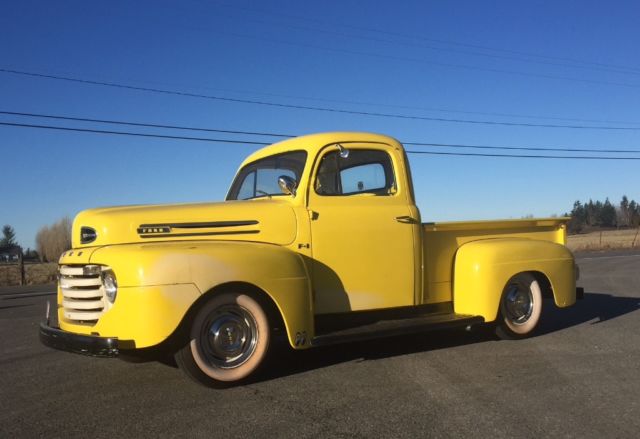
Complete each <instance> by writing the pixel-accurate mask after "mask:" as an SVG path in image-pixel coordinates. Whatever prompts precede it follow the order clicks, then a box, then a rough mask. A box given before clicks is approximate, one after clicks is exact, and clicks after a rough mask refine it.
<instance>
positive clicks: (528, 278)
mask: <svg viewBox="0 0 640 439" xmlns="http://www.w3.org/2000/svg"><path fill="white" fill-rule="evenodd" d="M541 314H542V292H541V290H540V284H538V281H537V280H536V278H535V277H534V276H533V275H532V274H531V273H520V274H517V275H515V276H513V277H512V278H511V279H510V280H509V282H507V285H506V286H505V288H504V290H503V292H502V298H501V300H500V316H499V318H498V325H497V326H496V334H497V335H498V336H499V337H500V338H503V339H516V338H524V337H526V336H528V335H530V334H531V333H532V332H533V330H534V329H535V328H536V326H537V325H538V321H539V320H540V315H541Z"/></svg>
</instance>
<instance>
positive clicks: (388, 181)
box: [315, 149, 395, 195]
mask: <svg viewBox="0 0 640 439" xmlns="http://www.w3.org/2000/svg"><path fill="white" fill-rule="evenodd" d="M394 189H395V178H394V175H393V166H392V164H391V158H390V157H389V155H388V154H387V153H386V152H384V151H377V150H362V149H356V150H351V151H349V157H347V158H342V157H340V155H339V151H331V152H330V153H328V154H326V155H325V156H324V157H323V158H322V160H321V162H320V166H319V168H318V173H317V176H316V182H315V190H316V193H317V194H319V195H355V194H360V193H373V194H376V195H391V194H392V193H393V190H394Z"/></svg>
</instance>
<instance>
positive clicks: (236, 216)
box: [72, 199, 296, 248]
mask: <svg viewBox="0 0 640 439" xmlns="http://www.w3.org/2000/svg"><path fill="white" fill-rule="evenodd" d="M295 237H296V217H295V213H294V211H293V209H292V208H291V206H290V205H289V204H288V203H286V202H285V201H282V200H269V199H258V200H249V201H225V202H221V203H202V204H174V205H147V206H122V207H108V208H98V209H90V210H85V211H82V212H80V213H79V214H78V215H77V216H76V218H75V220H74V222H73V231H72V246H73V248H82V247H95V246H103V245H113V244H127V243H140V242H157V241H177V240H180V241H184V240H236V241H240V240H241V241H257V242H267V243H272V244H279V245H287V244H290V243H292V242H293V240H294V239H295Z"/></svg>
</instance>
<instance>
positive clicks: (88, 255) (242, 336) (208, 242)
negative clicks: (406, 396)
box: [40, 133, 580, 386]
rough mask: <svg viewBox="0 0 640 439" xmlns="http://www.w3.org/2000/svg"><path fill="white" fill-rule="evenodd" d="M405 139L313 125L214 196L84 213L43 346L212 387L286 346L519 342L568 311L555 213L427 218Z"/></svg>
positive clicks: (565, 262) (561, 235) (561, 225)
mask: <svg viewBox="0 0 640 439" xmlns="http://www.w3.org/2000/svg"><path fill="white" fill-rule="evenodd" d="M412 185H413V183H412V180H411V172H410V169H409V163H408V161H407V158H406V154H405V151H404V148H403V147H402V145H401V144H400V143H399V142H398V141H396V140H395V139H393V138H390V137H387V136H383V135H377V134H370V133H323V134H316V135H310V136H303V137H299V138H294V139H289V140H285V141H283V142H280V143H277V144H274V145H271V146H268V147H266V148H263V149H261V150H259V151H256V152H255V153H253V154H252V155H250V156H249V157H248V158H247V159H246V160H245V161H244V162H243V163H242V165H241V166H240V169H239V170H238V173H237V175H236V177H235V179H234V181H233V183H232V184H231V187H230V189H229V193H228V195H227V197H226V200H225V201H224V202H221V203H202V204H187V205H159V206H124V207H116V208H103V209H92V210H87V211H84V212H81V213H80V214H79V215H78V216H77V217H76V219H75V221H74V226H73V249H72V250H70V251H67V252H65V253H64V254H63V255H62V256H61V258H60V282H59V287H58V308H57V311H58V312H57V320H58V324H57V325H56V324H54V323H51V322H49V321H48V322H45V323H43V324H42V325H41V328H40V336H41V340H42V341H43V342H44V343H45V344H47V345H48V346H51V347H54V348H58V349H63V350H67V351H72V352H78V353H85V354H89V355H97V356H115V355H118V354H119V353H120V352H122V351H127V352H135V351H136V350H141V349H149V348H157V349H164V350H169V351H171V352H172V353H173V354H174V355H175V358H176V361H177V362H178V364H179V365H180V367H181V368H182V369H183V370H184V371H185V372H186V373H187V375H188V376H190V377H191V378H193V379H195V380H196V381H198V382H200V383H203V384H205V385H210V386H226V385H229V384H235V383H239V382H243V381H244V380H246V379H249V378H250V377H251V376H253V375H254V374H255V373H256V372H257V371H259V369H260V368H261V367H262V366H263V365H264V364H265V363H266V360H267V359H268V356H269V352H270V351H271V350H272V347H273V344H274V341H275V340H276V338H277V335H278V334H283V335H284V338H286V340H287V341H288V343H289V345H290V346H291V347H292V348H293V349H305V348H310V347H313V346H317V345H323V344H333V343H344V342H350V341H355V340H360V339H364V338H372V337H379V336H384V335H394V334H403V333H408V332H415V331H426V330H428V329H434V328H442V327H454V326H471V325H477V324H482V323H491V322H495V324H496V326H497V332H498V334H499V335H501V336H503V337H505V338H519V337H524V336H528V335H530V334H531V333H533V331H534V330H535V327H536V325H537V323H538V321H539V318H540V315H541V314H542V298H543V297H550V298H553V301H554V303H555V304H556V305H557V306H560V307H565V306H570V305H572V304H573V303H574V302H575V300H576V297H579V296H580V290H576V287H575V282H576V277H577V271H576V268H575V263H574V259H573V256H572V254H571V253H570V252H569V251H568V250H567V249H566V247H565V246H564V244H565V240H566V222H567V219H557V218H554V219H526V220H504V221H477V222H459V223H422V220H421V217H420V212H419V210H418V208H417V207H416V204H415V197H414V193H413V186H412Z"/></svg>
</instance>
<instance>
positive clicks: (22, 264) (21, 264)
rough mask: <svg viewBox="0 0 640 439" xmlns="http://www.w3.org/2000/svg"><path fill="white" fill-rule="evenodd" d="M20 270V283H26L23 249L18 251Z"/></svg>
mask: <svg viewBox="0 0 640 439" xmlns="http://www.w3.org/2000/svg"><path fill="white" fill-rule="evenodd" d="M18 270H20V285H24V284H25V279H24V257H23V255H22V251H20V253H18Z"/></svg>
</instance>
